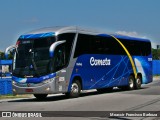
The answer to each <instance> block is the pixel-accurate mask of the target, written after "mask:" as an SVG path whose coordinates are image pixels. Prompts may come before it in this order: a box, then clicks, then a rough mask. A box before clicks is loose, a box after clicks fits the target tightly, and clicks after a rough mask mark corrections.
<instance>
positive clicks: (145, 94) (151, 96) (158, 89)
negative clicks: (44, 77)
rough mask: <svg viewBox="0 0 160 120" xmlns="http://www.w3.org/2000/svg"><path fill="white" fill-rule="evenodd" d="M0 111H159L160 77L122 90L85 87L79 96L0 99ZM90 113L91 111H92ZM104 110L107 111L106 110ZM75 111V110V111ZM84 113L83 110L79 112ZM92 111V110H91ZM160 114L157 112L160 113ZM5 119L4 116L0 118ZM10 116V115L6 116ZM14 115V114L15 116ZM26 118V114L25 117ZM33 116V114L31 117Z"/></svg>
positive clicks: (78, 119) (145, 119)
mask: <svg viewBox="0 0 160 120" xmlns="http://www.w3.org/2000/svg"><path fill="white" fill-rule="evenodd" d="M0 111H22V112H23V111H35V112H36V111H62V112H61V113H62V116H63V111H160V79H156V80H154V81H153V82H152V83H150V84H147V85H143V86H142V89H139V90H132V91H122V90H120V89H114V90H113V91H112V92H106V93H103V94H100V93H98V92H97V91H96V90H92V91H88V92H86V91H84V92H83V93H82V94H81V96H80V97H79V98H74V99H68V98H66V97H65V95H62V94H58V95H53V96H49V97H47V99H46V100H44V101H37V100H36V99H35V98H29V99H16V100H0ZM91 113H92V112H91ZM106 113H107V112H106ZM75 114H76V112H75ZM79 114H83V113H79ZM93 114H94V112H93ZM159 114H160V113H159ZM0 119H6V118H0ZM7 119H9V118H7ZM15 119H17V118H15ZM26 119H27V118H26ZM30 119H35V118H30ZM38 119H39V120H41V119H45V120H47V119H52V120H53V119H56V120H57V119H58V120H66V119H67V120H72V119H73V120H75V119H76V120H81V119H82V120H97V119H98V120H106V119H107V120H109V119H126V120H132V119H134V120H150V119H155V120H158V119H160V118H159V117H114V118H111V117H110V118H108V117H100V116H97V117H94V116H91V117H90V116H85V117H66V116H65V115H64V117H54V118H51V117H47V118H38Z"/></svg>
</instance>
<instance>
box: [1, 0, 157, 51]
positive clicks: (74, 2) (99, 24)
mask: <svg viewBox="0 0 160 120" xmlns="http://www.w3.org/2000/svg"><path fill="white" fill-rule="evenodd" d="M159 6H160V0H0V15H1V16H0V51H4V50H5V48H6V47H8V46H10V45H13V44H15V43H16V40H17V39H18V37H19V36H20V35H21V34H24V33H26V32H28V31H32V30H35V29H39V28H43V27H52V26H80V27H85V28H93V29H95V30H101V31H102V30H103V31H104V32H108V31H109V32H114V33H121V34H125V35H130V36H137V37H143V38H147V39H150V40H151V41H152V44H153V47H154V48H155V45H157V44H158V45H160V7H159Z"/></svg>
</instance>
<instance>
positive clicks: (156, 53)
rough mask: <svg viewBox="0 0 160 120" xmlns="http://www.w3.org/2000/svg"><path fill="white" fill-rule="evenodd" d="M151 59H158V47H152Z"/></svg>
mask: <svg viewBox="0 0 160 120" xmlns="http://www.w3.org/2000/svg"><path fill="white" fill-rule="evenodd" d="M152 56H153V60H160V49H154V48H152Z"/></svg>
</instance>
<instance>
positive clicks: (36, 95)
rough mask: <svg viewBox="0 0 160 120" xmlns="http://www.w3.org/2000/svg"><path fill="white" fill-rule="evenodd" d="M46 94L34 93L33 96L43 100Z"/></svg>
mask: <svg viewBox="0 0 160 120" xmlns="http://www.w3.org/2000/svg"><path fill="white" fill-rule="evenodd" d="M47 95H48V94H34V97H36V99H38V100H44V99H45V98H46V97H47Z"/></svg>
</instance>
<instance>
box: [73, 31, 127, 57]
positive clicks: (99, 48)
mask: <svg viewBox="0 0 160 120" xmlns="http://www.w3.org/2000/svg"><path fill="white" fill-rule="evenodd" d="M83 54H115V55H124V54H125V51H124V50H123V48H122V47H121V46H120V44H119V43H118V42H117V41H116V40H115V39H114V38H112V37H102V36H96V35H85V34H79V35H78V40H77V44H76V49H75V54H74V58H75V57H78V56H80V55H83Z"/></svg>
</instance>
